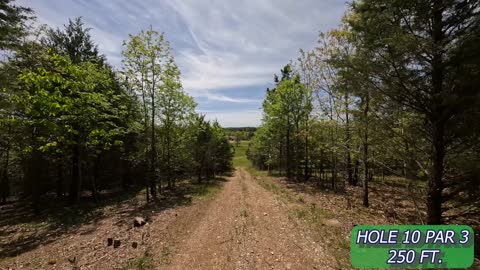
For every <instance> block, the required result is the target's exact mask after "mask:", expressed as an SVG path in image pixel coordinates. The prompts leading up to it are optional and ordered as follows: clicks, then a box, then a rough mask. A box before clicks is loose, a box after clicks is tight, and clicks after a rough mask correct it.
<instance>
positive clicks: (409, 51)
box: [348, 0, 480, 224]
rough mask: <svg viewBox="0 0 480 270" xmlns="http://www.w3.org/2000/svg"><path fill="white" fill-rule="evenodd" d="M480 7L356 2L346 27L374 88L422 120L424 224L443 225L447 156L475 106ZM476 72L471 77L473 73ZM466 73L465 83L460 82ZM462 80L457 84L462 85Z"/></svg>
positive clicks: (473, 4)
mask: <svg viewBox="0 0 480 270" xmlns="http://www.w3.org/2000/svg"><path fill="white" fill-rule="evenodd" d="M479 18H480V16H479V3H478V1H443V0H440V1H437V0H432V1H419V0H410V1H403V0H402V1H400V0H398V1H380V0H363V1H358V2H354V3H353V5H352V14H351V15H350V16H349V19H348V21H349V24H350V26H351V27H352V31H353V34H354V40H355V45H356V47H357V51H358V54H364V55H369V56H371V57H368V58H366V59H365V58H364V60H366V61H368V62H367V63H368V65H369V66H370V67H371V68H369V69H368V72H369V74H368V76H370V77H371V78H372V80H371V82H372V89H374V90H375V91H378V92H380V93H382V94H384V95H386V96H388V97H389V98H391V99H393V100H395V101H396V102H398V103H399V104H401V105H404V106H407V107H409V108H411V109H412V110H414V111H415V112H417V113H418V114H419V115H421V116H422V117H423V119H424V121H425V125H424V126H423V127H424V130H425V132H426V134H427V135H428V138H429V144H430V146H431V147H430V150H429V152H430V162H431V166H430V168H429V174H430V177H429V181H428V198H427V206H428V211H427V212H428V213H427V214H428V217H427V222H428V223H429V224H440V223H442V203H443V201H444V198H443V195H442V191H443V189H444V182H445V181H444V176H445V174H444V173H445V157H446V154H447V149H448V147H449V146H450V145H451V142H452V139H453V138H454V137H455V136H456V135H457V134H456V133H457V131H458V126H459V122H458V121H457V118H459V117H461V116H462V115H464V113H466V112H468V111H470V110H471V109H472V108H473V107H474V106H478V87H475V86H474V85H477V86H478V79H471V78H478V70H479V69H478V67H479V66H478V64H479V60H478V59H479V58H480V53H479V52H478V50H476V49H473V47H472V44H473V43H474V42H478V35H475V33H478V32H479V28H480V19H479ZM474 70H476V71H474ZM465 74H468V76H469V77H468V78H467V77H465ZM460 78H461V79H460Z"/></svg>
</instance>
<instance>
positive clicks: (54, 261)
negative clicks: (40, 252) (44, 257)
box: [48, 260, 57, 265]
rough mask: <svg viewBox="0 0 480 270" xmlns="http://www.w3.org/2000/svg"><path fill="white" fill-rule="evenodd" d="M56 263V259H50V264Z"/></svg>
mask: <svg viewBox="0 0 480 270" xmlns="http://www.w3.org/2000/svg"><path fill="white" fill-rule="evenodd" d="M56 263H57V261H56V260H50V261H48V264H50V265H54V264H56Z"/></svg>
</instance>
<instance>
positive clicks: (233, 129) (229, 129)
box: [224, 127, 257, 132]
mask: <svg viewBox="0 0 480 270" xmlns="http://www.w3.org/2000/svg"><path fill="white" fill-rule="evenodd" d="M224 129H225V131H247V132H255V131H256V130H257V128H256V127H228V128H224Z"/></svg>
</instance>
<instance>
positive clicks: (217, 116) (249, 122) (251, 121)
mask: <svg viewBox="0 0 480 270" xmlns="http://www.w3.org/2000/svg"><path fill="white" fill-rule="evenodd" d="M198 112H199V113H203V114H205V118H206V119H208V120H212V121H213V120H218V122H219V123H220V124H221V125H222V126H223V127H252V126H253V127H258V126H259V125H260V119H261V118H262V112H261V111H260V110H247V111H235V112H215V111H198Z"/></svg>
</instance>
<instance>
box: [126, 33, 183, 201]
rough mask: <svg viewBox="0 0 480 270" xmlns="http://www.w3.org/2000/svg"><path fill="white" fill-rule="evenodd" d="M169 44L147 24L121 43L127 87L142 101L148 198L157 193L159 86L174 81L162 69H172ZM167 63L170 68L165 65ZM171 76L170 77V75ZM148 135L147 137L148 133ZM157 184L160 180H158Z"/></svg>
mask: <svg viewBox="0 0 480 270" xmlns="http://www.w3.org/2000/svg"><path fill="white" fill-rule="evenodd" d="M170 51H171V47H170V43H169V42H168V41H167V40H166V39H165V37H164V34H163V33H158V32H157V31H154V30H153V29H152V27H150V29H149V30H147V31H141V32H140V33H139V34H138V35H130V40H129V41H127V42H124V51H123V52H122V54H123V56H124V59H123V65H124V74H125V76H126V77H127V79H128V82H129V84H130V88H131V89H133V90H134V91H135V92H136V93H137V94H138V95H139V96H141V100H142V103H143V108H142V109H143V116H144V117H143V118H144V119H143V123H144V132H145V139H149V141H150V148H149V149H148V151H147V152H148V156H149V172H150V173H149V179H150V181H149V187H150V194H151V195H152V197H156V193H157V191H156V190H157V186H156V182H157V181H156V180H157V176H158V174H157V170H156V169H157V138H156V134H155V126H156V124H155V123H156V121H155V120H156V118H157V117H156V115H157V112H158V107H157V106H158V105H157V104H156V102H157V101H158V100H159V99H160V98H161V94H162V92H161V91H162V87H164V85H166V84H168V83H170V82H169V80H172V82H173V81H175V76H176V74H175V72H166V70H167V68H172V63H173V57H172V55H171V52H170ZM168 65H170V67H169V66H168ZM172 76H174V77H173V78H172ZM147 134H148V135H149V136H148V135H147ZM160 186H161V183H160Z"/></svg>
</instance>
